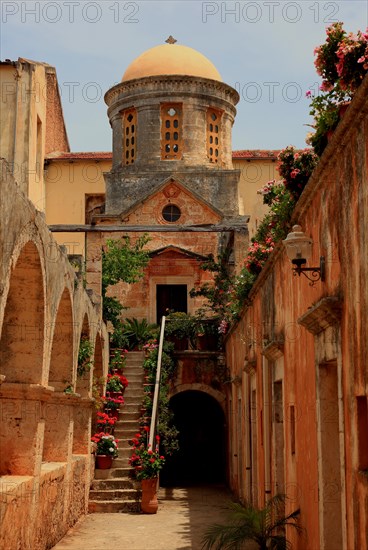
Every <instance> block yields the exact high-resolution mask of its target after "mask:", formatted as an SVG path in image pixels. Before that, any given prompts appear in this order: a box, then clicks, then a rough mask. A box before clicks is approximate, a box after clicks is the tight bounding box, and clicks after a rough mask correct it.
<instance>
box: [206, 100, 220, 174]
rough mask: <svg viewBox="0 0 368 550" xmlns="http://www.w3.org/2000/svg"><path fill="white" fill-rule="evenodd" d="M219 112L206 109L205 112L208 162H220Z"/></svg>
mask: <svg viewBox="0 0 368 550" xmlns="http://www.w3.org/2000/svg"><path fill="white" fill-rule="evenodd" d="M221 117H222V113H221V111H218V110H216V109H208V111H207V157H208V158H209V160H210V162H213V163H214V164H219V163H220V162H221Z"/></svg>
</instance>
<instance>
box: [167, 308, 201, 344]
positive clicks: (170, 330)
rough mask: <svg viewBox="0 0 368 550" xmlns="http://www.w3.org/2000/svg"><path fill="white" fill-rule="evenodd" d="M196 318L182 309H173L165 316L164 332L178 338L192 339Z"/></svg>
mask: <svg viewBox="0 0 368 550" xmlns="http://www.w3.org/2000/svg"><path fill="white" fill-rule="evenodd" d="M196 326H197V320H196V318H195V317H194V316H193V315H190V314H189V313H184V312H183V311H173V312H172V313H169V315H167V317H166V324H165V333H166V334H167V335H168V336H176V337H177V338H179V339H182V338H189V339H190V340H193V338H194V336H195V333H196Z"/></svg>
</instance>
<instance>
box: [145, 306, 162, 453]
mask: <svg viewBox="0 0 368 550" xmlns="http://www.w3.org/2000/svg"><path fill="white" fill-rule="evenodd" d="M165 321H166V317H165V316H163V317H162V320H161V332H160V342H159V345H158V357H157V369H156V381H155V393H154V395H153V404H152V417H151V426H150V434H149V442H148V443H149V445H151V449H153V446H154V445H153V440H154V437H155V435H156V422H157V410H158V398H159V393H160V379H161V361H162V347H163V344H164V332H165Z"/></svg>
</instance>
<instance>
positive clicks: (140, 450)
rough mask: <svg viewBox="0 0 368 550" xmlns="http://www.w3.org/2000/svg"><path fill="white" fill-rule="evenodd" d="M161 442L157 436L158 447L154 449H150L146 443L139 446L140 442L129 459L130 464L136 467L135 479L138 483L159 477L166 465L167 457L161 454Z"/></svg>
mask: <svg viewBox="0 0 368 550" xmlns="http://www.w3.org/2000/svg"><path fill="white" fill-rule="evenodd" d="M159 440H160V437H159V436H156V446H155V448H154V449H150V448H149V447H148V446H147V445H146V444H145V443H141V444H138V442H137V445H135V446H134V447H133V454H132V456H131V457H130V459H129V464H130V465H131V466H133V467H134V469H135V477H136V479H138V481H140V480H142V479H153V478H155V477H158V474H159V472H160V470H162V468H163V466H164V464H165V457H164V456H163V455H161V454H160V453H159V449H158V443H159ZM133 441H134V440H133ZM134 442H135V441H134Z"/></svg>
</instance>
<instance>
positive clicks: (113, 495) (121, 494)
mask: <svg viewBox="0 0 368 550" xmlns="http://www.w3.org/2000/svg"><path fill="white" fill-rule="evenodd" d="M143 361H144V352H142V351H131V352H129V353H128V355H127V363H126V366H125V368H124V376H126V377H127V379H128V381H129V385H128V387H127V388H126V390H125V393H124V400H125V403H124V406H123V408H122V409H121V411H120V416H119V420H118V421H117V422H116V424H115V431H114V436H115V437H116V439H118V440H119V442H118V448H119V456H118V458H116V459H115V460H114V461H113V464H112V468H110V469H109V470H97V469H96V470H95V479H94V480H93V483H92V487H91V491H90V495H89V506H88V510H89V512H90V513H95V512H98V513H104V512H106V513H108V512H109V513H110V512H139V511H140V497H141V491H140V488H138V487H140V483H139V482H136V481H134V480H132V479H130V477H129V472H130V471H131V470H132V468H130V466H129V464H128V459H129V457H130V456H131V454H132V451H131V446H130V445H129V443H128V441H129V439H131V438H132V437H134V435H135V434H136V433H137V432H138V431H139V418H140V408H141V403H142V399H143V394H144V392H143V369H142V364H143Z"/></svg>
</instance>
